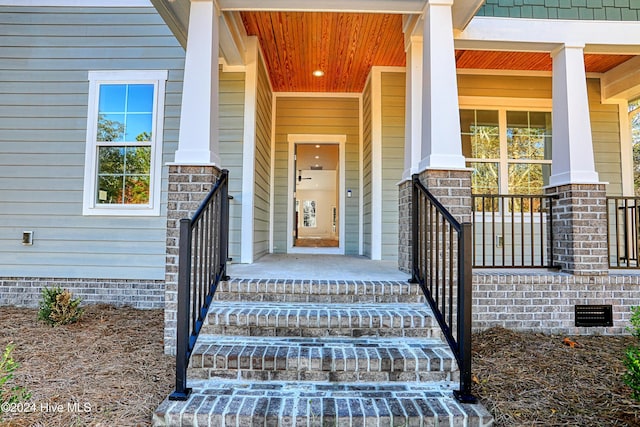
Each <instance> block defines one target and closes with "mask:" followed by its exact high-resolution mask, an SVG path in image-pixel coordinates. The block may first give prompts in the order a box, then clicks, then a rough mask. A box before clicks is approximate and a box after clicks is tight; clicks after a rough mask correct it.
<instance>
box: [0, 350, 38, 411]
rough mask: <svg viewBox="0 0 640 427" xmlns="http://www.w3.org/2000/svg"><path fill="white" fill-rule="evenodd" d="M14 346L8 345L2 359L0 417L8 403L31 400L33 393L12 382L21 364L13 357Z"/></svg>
mask: <svg viewBox="0 0 640 427" xmlns="http://www.w3.org/2000/svg"><path fill="white" fill-rule="evenodd" d="M13 348H14V346H13V345H12V344H9V345H7V347H6V348H5V349H4V352H3V353H2V358H1V359H0V419H1V418H2V412H3V409H2V408H4V407H5V406H6V404H14V403H19V402H23V401H25V400H29V399H30V398H31V393H29V392H28V391H27V390H26V389H25V388H24V387H20V386H16V385H12V384H11V380H12V379H13V372H14V371H15V370H16V369H18V367H19V365H18V364H17V363H16V362H15V361H14V360H13V357H11V352H12V351H13Z"/></svg>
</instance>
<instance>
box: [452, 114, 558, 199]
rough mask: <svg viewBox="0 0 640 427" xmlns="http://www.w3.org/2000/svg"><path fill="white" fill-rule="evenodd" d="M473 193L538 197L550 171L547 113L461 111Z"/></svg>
mask: <svg viewBox="0 0 640 427" xmlns="http://www.w3.org/2000/svg"><path fill="white" fill-rule="evenodd" d="M460 125H461V131H462V152H463V154H464V156H465V157H466V161H467V166H468V167H470V168H472V169H473V174H472V182H471V186H472V190H473V193H474V194H526V195H535V194H542V188H543V186H544V185H547V184H548V181H549V174H550V172H551V112H550V111H524V110H510V109H482V110H481V109H477V110H476V109H462V110H460Z"/></svg>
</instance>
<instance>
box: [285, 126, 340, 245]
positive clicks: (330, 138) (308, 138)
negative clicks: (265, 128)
mask: <svg viewBox="0 0 640 427" xmlns="http://www.w3.org/2000/svg"><path fill="white" fill-rule="evenodd" d="M287 141H288V142H289V155H288V163H289V167H288V170H289V173H288V175H287V177H288V179H287V183H288V184H287V253H298V254H337V255H344V253H345V241H344V239H345V223H346V221H345V217H346V215H345V193H346V190H345V185H346V177H345V164H346V162H345V158H344V157H345V144H346V142H347V136H346V135H327V134H288V135H287ZM296 144H325V145H326V144H337V145H338V157H339V158H338V173H339V175H340V179H339V184H338V188H337V189H336V190H337V191H338V204H339V206H338V212H339V218H338V224H339V227H340V232H339V233H338V239H339V245H338V247H337V248H300V247H295V246H293V243H294V242H293V221H294V215H295V212H294V206H293V190H294V188H293V186H294V184H293V181H294V179H295V177H296V171H295V170H294V169H295V162H294V159H293V155H294V152H295V146H296Z"/></svg>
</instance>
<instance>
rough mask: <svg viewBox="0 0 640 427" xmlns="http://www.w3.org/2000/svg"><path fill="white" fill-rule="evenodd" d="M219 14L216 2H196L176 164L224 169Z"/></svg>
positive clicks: (191, 28) (191, 13) (190, 21)
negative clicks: (220, 132)
mask: <svg viewBox="0 0 640 427" xmlns="http://www.w3.org/2000/svg"><path fill="white" fill-rule="evenodd" d="M218 32H219V22H218V13H217V11H216V7H215V5H214V2H213V0H202V1H192V2H191V11H190V13H189V35H188V40H187V52H186V58H185V64H184V83H183V87H182V109H181V111H180V133H179V139H178V150H177V151H176V154H175V163H177V164H185V165H197V164H207V165H220V152H219V142H218V126H219V118H218V109H219V107H218V80H219V78H218V73H219V72H218V50H219V34H218Z"/></svg>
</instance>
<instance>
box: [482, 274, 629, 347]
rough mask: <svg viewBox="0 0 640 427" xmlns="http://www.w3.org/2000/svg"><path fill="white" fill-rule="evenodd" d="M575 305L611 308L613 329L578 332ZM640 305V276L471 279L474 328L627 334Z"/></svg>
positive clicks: (581, 331) (581, 330)
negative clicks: (575, 323) (634, 309)
mask: <svg viewBox="0 0 640 427" xmlns="http://www.w3.org/2000/svg"><path fill="white" fill-rule="evenodd" d="M576 304H579V305H581V304H588V305H591V304H594V305H600V304H607V305H608V304H611V305H612V309H613V327H589V328H586V327H576V326H575V325H574V322H575V319H574V308H575V305H576ZM638 305H640V274H625V275H623V274H615V273H611V274H610V275H608V276H606V275H604V276H578V275H572V274H567V273H555V272H539V273H535V272H534V273H517V272H513V271H511V272H509V273H507V272H478V271H474V274H473V327H474V330H476V331H477V330H484V329H487V328H490V327H492V326H502V327H505V328H508V329H514V330H519V331H535V332H544V333H552V334H560V333H562V334H576V335H591V334H603V335H618V334H624V333H628V332H627V331H626V327H627V326H628V324H629V318H630V315H631V307H633V306H638Z"/></svg>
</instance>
